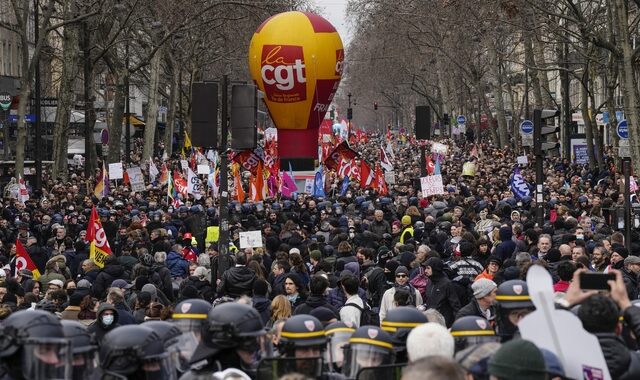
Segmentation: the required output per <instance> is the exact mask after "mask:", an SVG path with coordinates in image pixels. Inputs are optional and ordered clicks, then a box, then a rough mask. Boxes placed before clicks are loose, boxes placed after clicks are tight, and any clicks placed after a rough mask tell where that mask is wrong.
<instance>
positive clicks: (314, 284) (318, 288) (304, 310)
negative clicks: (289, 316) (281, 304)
mask: <svg viewBox="0 0 640 380" xmlns="http://www.w3.org/2000/svg"><path fill="white" fill-rule="evenodd" d="M328 287H329V280H327V279H326V278H324V276H322V275H319V274H316V275H314V276H313V277H311V281H310V289H311V295H309V297H307V299H306V300H305V301H304V303H303V304H301V305H299V306H298V307H296V308H295V310H294V311H293V315H298V314H311V311H312V310H313V309H316V308H319V307H326V308H327V309H329V310H331V311H332V312H333V313H334V315H336V316H337V315H340V314H339V312H338V310H337V309H336V308H335V307H333V305H331V304H330V303H329V302H328V301H327V299H326V297H325V296H324V294H325V291H326V290H327V288H328Z"/></svg>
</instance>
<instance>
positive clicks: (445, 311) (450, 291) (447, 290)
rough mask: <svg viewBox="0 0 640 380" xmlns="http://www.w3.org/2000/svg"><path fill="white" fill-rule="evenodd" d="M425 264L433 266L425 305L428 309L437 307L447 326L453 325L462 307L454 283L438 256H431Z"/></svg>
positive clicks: (426, 291)
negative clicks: (445, 271) (448, 276)
mask: <svg viewBox="0 0 640 380" xmlns="http://www.w3.org/2000/svg"><path fill="white" fill-rule="evenodd" d="M425 266H427V267H431V272H432V273H431V276H429V279H430V280H431V282H430V283H429V284H428V285H427V289H426V290H425V299H426V300H425V306H426V307H427V309H431V308H433V309H436V310H438V311H439V312H440V314H442V315H443V316H444V319H445V321H446V323H447V327H451V325H452V324H453V321H454V320H455V319H454V317H455V314H456V313H457V312H458V310H459V309H460V299H459V298H458V294H457V293H456V291H455V288H454V286H453V283H452V282H451V280H449V278H447V276H446V274H445V273H444V262H443V261H442V259H440V258H437V257H431V258H429V259H428V260H427V261H426V262H425Z"/></svg>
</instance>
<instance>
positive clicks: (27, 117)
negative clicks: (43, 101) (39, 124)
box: [7, 114, 36, 123]
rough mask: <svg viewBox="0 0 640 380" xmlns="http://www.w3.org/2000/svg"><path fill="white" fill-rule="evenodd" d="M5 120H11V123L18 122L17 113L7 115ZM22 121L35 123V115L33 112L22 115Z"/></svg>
mask: <svg viewBox="0 0 640 380" xmlns="http://www.w3.org/2000/svg"><path fill="white" fill-rule="evenodd" d="M7 120H9V122H11V123H17V122H18V115H9V117H8V118H7ZM24 121H26V122H27V123H35V122H36V115H34V114H28V115H24Z"/></svg>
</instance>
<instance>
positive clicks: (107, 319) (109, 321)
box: [102, 315, 114, 326]
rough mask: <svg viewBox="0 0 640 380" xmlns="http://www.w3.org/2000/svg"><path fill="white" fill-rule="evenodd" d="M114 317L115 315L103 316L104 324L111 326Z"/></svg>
mask: <svg viewBox="0 0 640 380" xmlns="http://www.w3.org/2000/svg"><path fill="white" fill-rule="evenodd" d="M113 320H114V316H113V315H103V316H102V324H103V325H105V326H111V324H112V323H113Z"/></svg>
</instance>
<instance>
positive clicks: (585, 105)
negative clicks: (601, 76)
mask: <svg viewBox="0 0 640 380" xmlns="http://www.w3.org/2000/svg"><path fill="white" fill-rule="evenodd" d="M580 81H581V84H582V86H580V99H581V101H580V111H581V112H582V120H584V131H585V135H586V139H587V156H588V157H589V167H591V168H595V167H596V157H595V154H594V147H593V125H592V124H591V117H589V94H588V92H589V64H588V63H587V64H585V65H584V72H583V73H582V78H581V80H580Z"/></svg>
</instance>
